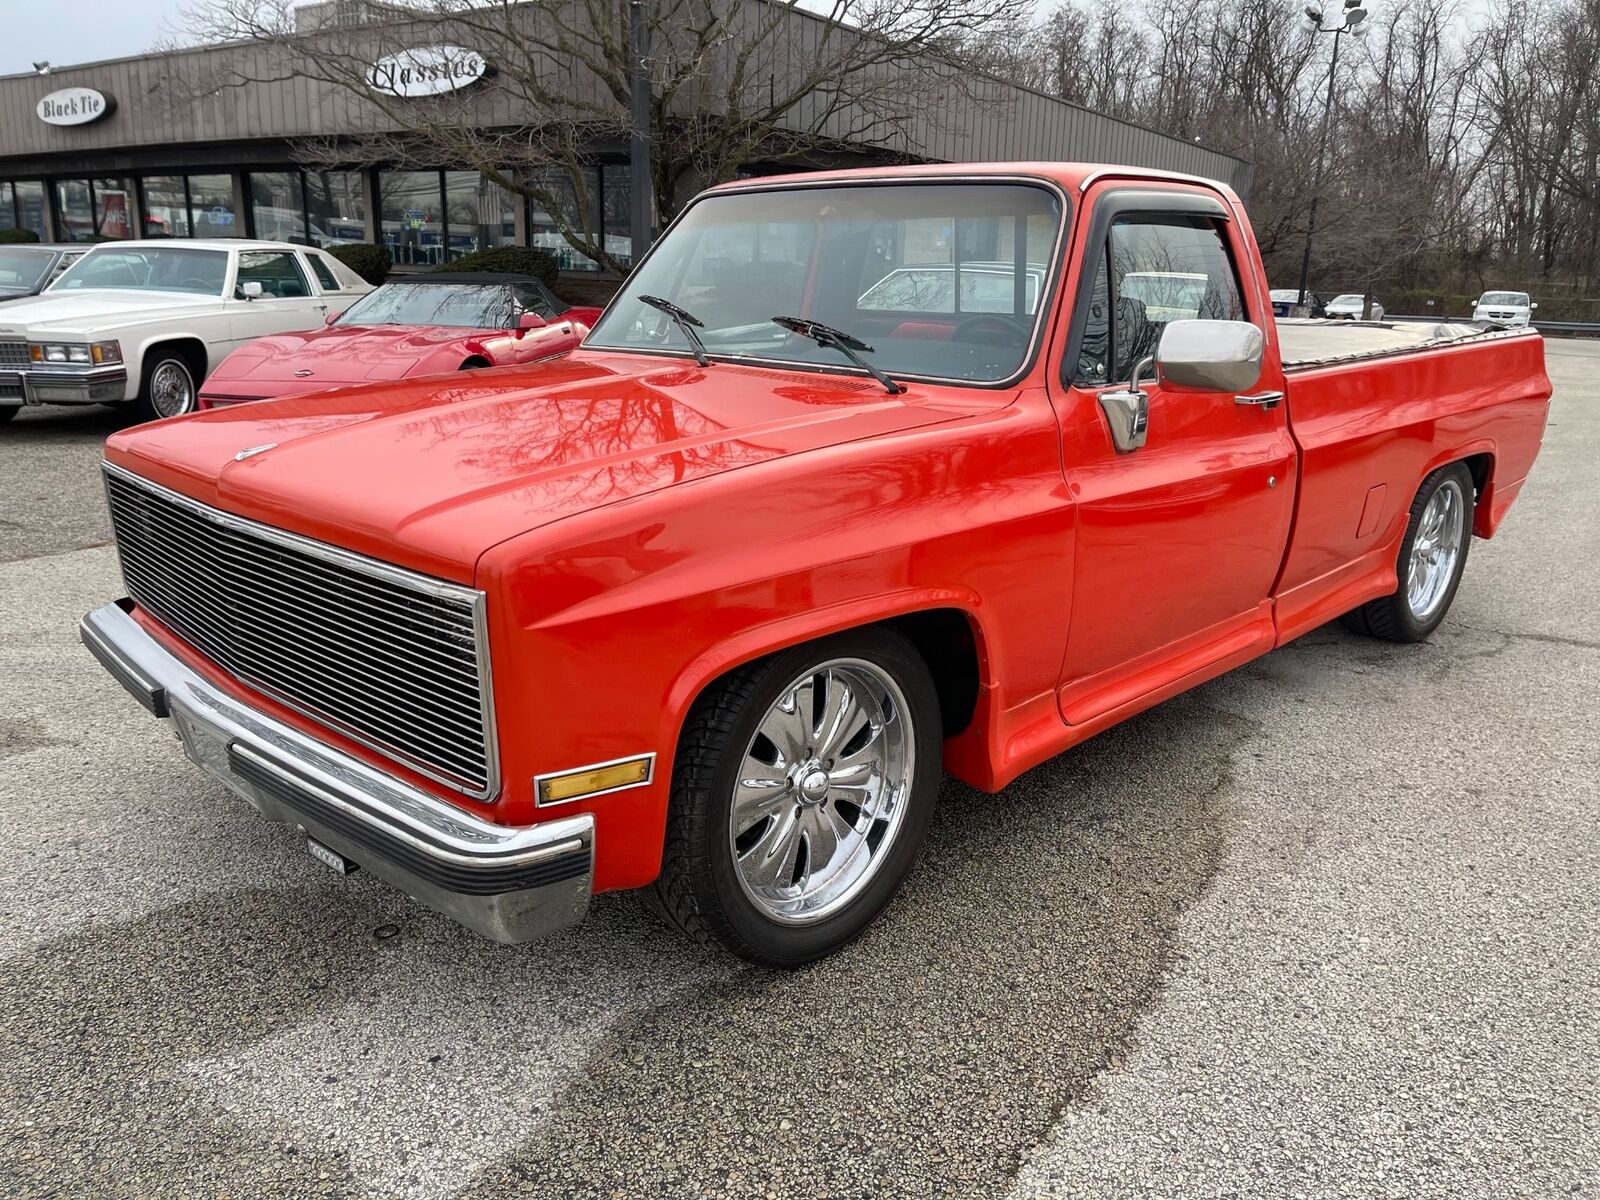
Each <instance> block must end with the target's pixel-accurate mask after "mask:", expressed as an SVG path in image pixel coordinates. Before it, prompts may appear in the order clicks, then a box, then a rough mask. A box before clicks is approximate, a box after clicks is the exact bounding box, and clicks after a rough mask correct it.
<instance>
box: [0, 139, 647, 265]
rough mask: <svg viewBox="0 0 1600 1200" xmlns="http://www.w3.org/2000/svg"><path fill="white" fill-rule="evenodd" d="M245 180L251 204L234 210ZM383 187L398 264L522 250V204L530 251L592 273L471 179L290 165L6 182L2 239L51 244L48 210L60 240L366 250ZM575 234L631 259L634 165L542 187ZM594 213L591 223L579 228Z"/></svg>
mask: <svg viewBox="0 0 1600 1200" xmlns="http://www.w3.org/2000/svg"><path fill="white" fill-rule="evenodd" d="M241 178H242V181H243V189H244V195H245V197H246V198H247V204H246V206H245V208H244V210H243V211H240V210H239V208H238V205H237V204H236V198H237V192H236V189H235V183H236V181H238V180H240V179H241ZM369 179H370V180H372V181H373V182H375V183H376V185H377V200H378V209H379V211H378V213H377V214H376V215H377V217H378V221H377V224H378V240H379V241H380V242H381V243H382V244H383V245H385V246H387V247H388V249H389V252H390V254H391V255H393V257H394V261H395V263H396V264H397V265H399V266H402V267H434V266H439V265H442V264H444V263H446V262H449V261H451V260H453V259H456V258H459V257H460V256H462V255H463V254H471V253H473V252H474V251H478V250H486V249H491V248H493V247H497V246H511V245H516V244H518V239H517V230H518V226H519V224H521V221H520V215H519V211H518V210H519V208H520V207H522V206H523V205H524V204H526V212H527V222H526V229H527V244H528V245H530V246H535V247H539V248H541V249H544V250H548V251H549V252H550V253H552V254H553V255H555V257H556V260H557V262H558V263H559V264H560V267H561V269H562V270H566V271H597V270H599V264H598V263H596V262H595V261H593V260H592V259H590V258H588V257H587V256H585V255H583V254H581V253H579V252H578V251H577V250H574V249H573V248H572V246H571V245H570V244H569V243H568V242H567V240H566V238H564V237H563V236H562V235H561V232H560V228H559V226H558V224H557V222H556V221H555V220H554V219H553V218H552V217H551V215H550V214H549V213H548V212H547V211H545V209H544V207H543V206H542V205H541V204H540V203H539V202H538V201H534V200H526V201H525V200H524V198H523V197H522V196H520V195H518V194H516V193H514V192H512V191H510V190H509V189H507V188H504V187H502V186H500V185H499V184H498V183H495V182H494V181H493V180H490V179H487V178H485V177H484V176H482V175H480V174H479V173H478V172H476V171H391V170H382V169H380V170H377V171H376V172H369V171H366V170H350V171H301V170H298V169H295V168H292V167H283V168H278V169H274V170H267V171H250V172H248V173H245V174H244V175H243V176H242V177H241V176H240V175H238V174H236V173H232V172H228V173H224V172H214V173H209V174H203V175H183V174H177V173H169V174H151V175H143V176H140V177H138V178H133V177H130V176H96V177H92V178H83V179H53V180H45V181H41V180H0V229H10V228H14V227H19V226H20V227H22V228H27V229H32V230H34V231H35V232H36V233H38V234H39V236H40V237H41V238H42V239H44V238H48V237H49V236H50V233H49V230H50V227H51V221H50V219H49V217H50V212H51V209H52V208H53V209H54V215H55V220H54V226H55V229H56V232H57V236H59V237H60V238H61V239H62V240H68V241H91V240H95V239H104V238H116V239H122V238H135V237H145V238H186V237H196V238H218V237H224V238H225V237H241V238H242V237H256V238H262V239H265V240H271V241H282V242H299V243H304V244H308V245H314V246H336V245H342V244H347V243H351V242H364V241H367V240H368V232H367V220H368V215H369V214H368V212H367V202H368V195H369V193H368V191H367V185H368V182H369ZM544 183H545V187H546V190H547V192H548V193H549V197H550V200H551V202H552V204H553V206H554V207H556V208H557V209H558V210H559V211H560V212H561V213H562V214H563V218H564V221H565V222H566V223H567V224H568V225H569V226H570V227H572V228H576V229H584V228H587V229H588V230H590V231H592V235H593V236H596V237H601V238H603V239H604V242H603V244H604V246H605V248H606V251H607V253H608V254H610V255H611V256H612V257H613V258H614V259H615V260H616V261H617V262H619V263H620V264H622V265H623V266H624V267H626V266H628V265H629V264H630V259H631V252H632V238H631V233H630V231H631V212H630V204H629V175H628V168H627V164H625V163H606V164H603V165H602V164H596V165H595V166H593V167H590V168H586V169H585V171H584V174H583V178H582V181H581V186H578V184H577V183H575V181H574V180H573V178H572V176H571V175H569V174H568V173H567V172H566V171H564V170H556V169H552V170H550V171H549V172H548V173H547V175H546V176H545V179H544ZM580 214H587V219H586V220H584V219H580Z"/></svg>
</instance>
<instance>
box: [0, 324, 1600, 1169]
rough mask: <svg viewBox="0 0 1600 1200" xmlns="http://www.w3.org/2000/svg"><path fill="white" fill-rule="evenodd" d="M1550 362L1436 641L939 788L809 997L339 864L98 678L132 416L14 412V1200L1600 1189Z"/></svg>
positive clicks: (1328, 632) (1195, 701)
mask: <svg viewBox="0 0 1600 1200" xmlns="http://www.w3.org/2000/svg"><path fill="white" fill-rule="evenodd" d="M1548 352H1549V361H1550V372H1551V375H1552V377H1553V378H1554V380H1555V381H1556V385H1557V398H1556V405H1555V409H1554V411H1553V415H1552V418H1551V423H1550V427H1549V430H1548V431H1547V434H1546V439H1545V449H1544V452H1543V455H1542V457H1541V459H1540V462H1539V464H1538V466H1537V467H1536V468H1535V472H1534V475H1533V477H1532V479H1531V480H1530V481H1529V483H1528V485H1527V487H1526V488H1525V489H1524V492H1523V494H1522V497H1521V498H1520V499H1519V501H1518V504H1517V506H1516V508H1515V509H1514V510H1513V512H1512V514H1511V517H1510V518H1509V520H1508V521H1507V523H1506V525H1505V528H1504V530H1503V532H1502V534H1501V536H1499V537H1497V538H1496V539H1495V540H1494V541H1493V542H1489V543H1483V542H1479V543H1477V544H1475V545H1474V547H1473V550H1472V553H1471V558H1470V561H1469V563H1468V570H1467V575H1466V579H1465V581H1464V582H1463V585H1462V587H1461V591H1460V593H1459V595H1458V597H1457V599H1456V603H1455V607H1454V610H1453V611H1452V613H1451V615H1450V617H1449V618H1448V619H1447V621H1446V623H1445V625H1444V626H1443V627H1442V629H1441V630H1440V632H1439V633H1438V634H1437V635H1436V637H1435V639H1434V640H1433V641H1432V642H1431V643H1429V644H1427V645H1424V646H1417V647H1396V646H1390V645H1385V644H1382V643H1377V642H1371V641H1365V640H1362V639H1359V638H1356V637H1354V636H1352V635H1349V634H1346V633H1345V632H1344V631H1343V630H1341V629H1339V628H1338V627H1337V626H1332V627H1327V628H1324V629H1320V630H1317V631H1315V632H1314V633H1312V634H1310V635H1308V636H1307V637H1305V638H1303V639H1301V640H1300V641H1298V642H1296V643H1294V644H1293V645H1291V646H1289V647H1286V648H1285V649H1283V650H1280V651H1277V652H1275V653H1273V654H1271V655H1269V656H1267V657H1266V658H1263V659H1260V660H1258V661H1256V662H1255V663H1252V664H1251V665H1249V666H1247V667H1245V668H1243V669H1242V670H1240V671H1237V672H1234V673H1233V674H1232V675H1229V676H1226V677H1224V678H1223V679H1220V680H1217V681H1216V682H1214V683H1212V684H1209V685H1207V686H1205V687H1203V688H1200V689H1198V690H1197V691H1195V692H1192V693H1190V694H1188V695H1186V696H1183V697H1180V698H1178V699H1176V700H1173V701H1171V702H1169V703H1167V704H1164V705H1162V706H1160V707H1159V708H1157V709H1155V710H1153V711H1151V712H1149V713H1147V714H1145V715H1143V716H1141V717H1139V718H1137V719H1136V720H1134V721H1131V722H1129V723H1127V724H1125V725H1123V726H1121V727H1119V728H1117V729H1115V730H1112V731H1110V732H1109V733H1107V734H1104V735H1102V736H1100V737H1098V738H1095V739H1093V740H1092V741H1091V742H1089V743H1087V744H1086V745H1084V746H1082V747H1080V748H1079V749H1077V750H1075V751H1073V752H1071V753H1069V754H1067V755H1065V756H1063V757H1061V758H1058V759H1056V760H1054V761H1052V762H1050V763H1048V764H1046V765H1044V766H1042V767H1040V768H1038V769H1037V770H1035V771H1032V772H1030V773H1029V774H1028V775H1027V776H1025V777H1024V778H1023V779H1021V780H1019V781H1018V782H1017V783H1015V784H1014V785H1012V786H1011V787H1010V788H1008V789H1007V790H1006V791H1005V792H1003V793H1002V794H1000V795H998V796H985V795H982V794H980V793H977V792H974V791H972V790H970V789H968V788H965V787H962V786H960V785H957V784H954V783H948V784H947V785H946V787H945V789H944V792H943V794H942V797H941V805H940V811H939V814H938V817H937V818H936V820H935V823H934V827H933V830H932V832H931V834H930V837H929V842H928V847H927V851H926V854H925V857H924V859H923V861H922V863H921V864H920V866H919V868H918V870H917V872H916V874H915V876H914V878H913V880H912V882H911V883H910V885H909V886H908V887H907V888H906V890H905V891H904V893H903V894H902V895H901V897H900V898H899V899H898V900H897V902H896V903H895V904H894V906H893V907H892V909H891V910H890V912H889V913H888V914H887V917H886V919H885V920H883V921H882V922H880V924H879V925H878V926H877V927H876V928H875V929H874V930H872V931H871V932H870V933H869V934H868V936H866V937H865V938H863V939H862V940H861V941H860V942H859V943H857V944H856V945H854V946H852V947H850V948H849V949H848V950H847V951H846V952H844V953H843V954H841V955H839V956H837V957H836V958H834V959H831V960H829V961H827V962H824V963H820V964H817V965H815V966H812V967H810V968H807V969H805V970H802V971H799V972H795V973H793V974H773V973H769V972H764V971H758V970H753V969H750V968H746V967H744V966H742V965H740V964H737V963H734V962H732V961H730V960H727V959H724V958H720V957H717V956H715V955H712V954H710V953H708V952H706V951H703V950H700V949H698V948H696V947H694V946H691V945H688V944H686V943H684V942H683V941H682V940H681V939H679V938H678V937H677V936H675V935H674V934H672V933H671V932H669V931H668V930H667V929H666V928H664V927H663V926H662V925H661V924H660V923H659V922H658V921H657V920H656V919H655V917H654V916H653V915H651V914H650V913H649V912H648V911H647V909H646V908H645V907H644V906H643V905H642V904H641V903H639V902H637V901H636V900H634V899H633V898H630V897H626V896H618V897H602V898H600V899H599V900H597V901H596V903H595V905H594V908H593V910H592V912H591V915H590V917H589V919H588V920H587V921H586V922H585V923H583V924H582V925H580V926H578V927H577V928H575V929H573V930H569V931H567V932H565V933H563V934H561V935H560V936H558V937H556V938H553V939H551V940H549V941H546V942H542V943H538V944H535V945H533V946H528V947H520V948H513V947H500V946H495V945H492V944H490V943H488V942H485V941H483V940H481V939H479V938H477V937H475V936H474V935H472V934H469V933H467V932H465V931H463V930H461V929H458V928H456V927H455V926H453V925H451V924H450V923H449V922H447V921H445V920H444V919H442V918H439V917H436V916H434V915H433V914H431V913H428V912H427V911H425V910H423V909H420V908H418V907H417V906H416V905H414V904H412V903H411V902H410V901H409V900H407V899H406V898H405V897H403V896H400V895H399V894H397V893H395V892H393V891H391V890H389V889H387V888H385V887H384V886H382V885H381V884H378V883H376V882H374V881H373V880H371V879H370V878H368V877H365V876H362V875H358V876H355V877H353V878H349V879H343V878H340V877H337V876H334V875H333V874H331V873H330V872H328V871H326V870H325V869H324V868H322V867H321V866H319V865H318V864H317V863H316V862H314V861H313V860H312V859H310V858H309V857H308V856H307V855H306V854H305V853H304V852H303V850H302V849H301V848H300V847H299V845H298V844H297V843H296V841H295V839H294V838H293V836H291V834H290V833H289V832H288V831H287V830H285V829H283V828H279V827H273V826H267V825H264V824H263V823H262V822H260V821H259V820H258V819H257V818H256V817H255V816H254V815H253V814H252V813H251V812H250V811H249V810H248V809H247V808H246V807H245V806H244V805H243V804H242V803H241V802H239V801H236V800H234V799H232V798H231V797H230V796H229V795H228V794H227V793H225V792H223V791H222V790H221V789H220V788H218V787H217V786H216V785H213V784H211V783H209V782H208V781H207V780H206V779H205V778H204V777H203V776H201V775H200V773H199V772H198V771H197V770H195V769H194V768H192V767H190V766H189V765H188V764H187V763H186V762H185V761H184V760H183V758H182V756H181V754H180V752H179V749H178V747H177V745H176V743H175V741H174V740H173V738H172V737H171V734H170V732H169V731H168V730H167V729H166V727H165V726H164V725H163V724H161V723H158V722H154V721H151V720H149V719H148V717H147V716H146V715H145V714H144V712H143V711H142V710H141V709H139V708H138V707H137V705H135V704H134V702H133V701H132V700H131V699H129V698H128V697H126V696H125V695H123V694H122V693H121V691H120V690H119V689H118V688H117V686H116V685H115V684H114V683H113V682H112V681H111V680H110V679H109V677H107V676H106V675H105V674H104V672H103V671H101V670H100V668H99V667H98V666H97V665H96V664H95V663H94V662H93V660H92V659H90V658H89V656H88V655H87V654H86V653H84V652H83V651H82V649H81V648H80V647H79V645H78V643H77V638H76V632H75V623H76V620H77V618H78V616H79V615H80V614H81V613H82V612H84V611H85V610H87V609H88V608H91V607H93V606H94V605H96V604H98V603H101V602H103V601H104V599H106V598H107V597H109V596H112V595H114V594H117V593H118V580H117V572H116V564H115V558H114V554H113V552H112V551H111V550H110V549H109V548H108V547H107V546H106V544H105V543H106V541H107V538H108V530H107V527H106V523H105V519H104V504H103V500H102V497H101V492H100V485H99V481H98V479H97V477H96V472H95V469H94V464H95V460H96V458H97V455H98V447H99V441H100V439H102V438H103V437H104V436H105V434H106V433H107V432H109V430H110V429H111V428H112V427H113V426H112V422H111V420H110V418H108V417H106V416H104V415H103V414H100V413H98V412H88V413H85V412H72V411H69V410H61V409H54V410H48V409H47V410H39V411H30V412H28V413H25V414H23V415H22V416H21V417H20V418H19V419H18V420H16V421H15V422H13V423H12V424H11V425H10V426H9V427H7V428H4V429H0V678H4V679H5V680H6V681H7V682H8V683H10V684H11V685H12V686H10V687H7V688H6V689H5V691H4V698H3V700H0V704H3V705H4V710H3V712H0V1009H3V1011H4V1012H5V1014H6V1015H5V1018H4V1020H3V1022H0V1061H3V1062H4V1063H5V1064H6V1069H5V1071H4V1072H3V1073H0V1194H3V1195H5V1196H7V1197H58V1196H79V1195H85V1196H87V1195H94V1196H97V1197H98V1196H107V1197H124V1196H126V1197H135V1196H138V1197H143V1196H160V1197H188V1196H195V1197H220V1196H231V1197H236V1198H237V1197H302V1196H315V1195H328V1196H340V1197H351V1198H359V1200H375V1198H380V1197H381V1198H389V1197H395V1198H406V1200H410V1198H416V1200H446V1198H465V1197H473V1198H477V1200H490V1198H499V1197H509V1196H541V1197H589V1196H595V1197H615V1196H630V1197H631V1196H672V1197H678V1196H727V1197H741V1198H742V1197H764V1196H774V1197H787V1196H791V1195H806V1196H811V1197H835V1196H838V1197H864V1196H894V1197H899V1196H906V1197H913V1196H917V1197H920V1196H940V1197H946V1196H950V1197H1010V1198H1013V1200H1035V1198H1039V1197H1046V1196H1083V1197H1097V1198H1099V1197H1117V1196H1149V1195H1160V1196H1169V1197H1216V1196H1291V1195H1296V1196H1306V1197H1333V1196H1351V1197H1377V1196H1390V1195H1393V1196H1439V1197H1445V1196H1450V1197H1458V1196H1483V1197H1497V1198H1498V1197H1506V1196H1529V1197H1535V1196H1537V1197H1545V1196H1553V1195H1571V1194H1580V1195H1581V1194H1600V1116H1597V1109H1600V1106H1597V1104H1596V1097H1597V1096H1600V1066H1597V1064H1600V1018H1597V1017H1596V1015H1595V1014H1596V1013H1597V1012H1600V936H1597V935H1600V897H1597V889H1596V881H1597V880H1600V752H1597V750H1596V747H1595V740H1594V735H1593V731H1594V729H1596V728H1600V711H1597V710H1600V686H1597V684H1600V608H1597V606H1596V605H1595V603H1594V599H1595V595H1596V583H1597V573H1600V568H1597V565H1596V564H1597V563H1600V472H1597V471H1596V469H1595V466H1594V464H1595V463H1596V462H1597V461H1600V406H1597V404H1596V401H1597V400H1600V383H1597V380H1600V344H1596V343H1579V342H1561V341H1552V342H1550V343H1549V347H1548ZM385 925H393V926H395V927H397V928H398V931H399V933H398V936H394V937H382V936H379V935H377V934H376V933H375V931H376V930H378V929H379V927H380V926H385ZM385 932H388V931H387V930H386V931H385Z"/></svg>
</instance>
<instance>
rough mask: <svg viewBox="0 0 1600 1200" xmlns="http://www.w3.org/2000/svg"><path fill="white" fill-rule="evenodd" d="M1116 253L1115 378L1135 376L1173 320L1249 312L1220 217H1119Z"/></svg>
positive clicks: (1225, 317) (1235, 316)
mask: <svg viewBox="0 0 1600 1200" xmlns="http://www.w3.org/2000/svg"><path fill="white" fill-rule="evenodd" d="M1110 254H1111V262H1110V283H1111V288H1110V294H1111V361H1112V373H1111V379H1113V380H1122V379H1126V378H1128V376H1129V375H1130V374H1131V373H1132V371H1133V367H1134V364H1135V363H1137V362H1138V361H1139V360H1140V359H1141V358H1144V357H1145V356H1146V355H1149V354H1153V353H1155V348H1156V343H1157V342H1158V341H1159V340H1160V338H1161V331H1162V330H1163V329H1164V328H1165V327H1166V325H1167V322H1169V321H1178V320H1192V319H1195V318H1201V319H1204V320H1217V321H1238V320H1243V319H1244V315H1245V314H1244V304H1243V302H1242V301H1241V300H1240V298H1239V283H1238V277H1237V275H1236V274H1235V273H1234V269H1233V263H1232V261H1231V260H1230V259H1229V257H1228V247H1227V243H1226V241H1225V240H1224V238H1223V235H1222V231H1221V230H1220V229H1219V228H1218V227H1217V224H1216V222H1215V221H1212V220H1209V219H1207V218H1205V217H1184V216H1173V215H1161V216H1149V217H1141V216H1132V217H1122V218H1118V219H1117V220H1116V221H1114V222H1113V223H1112V226H1111V245H1110ZM1085 340H1086V344H1087V339H1085Z"/></svg>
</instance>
